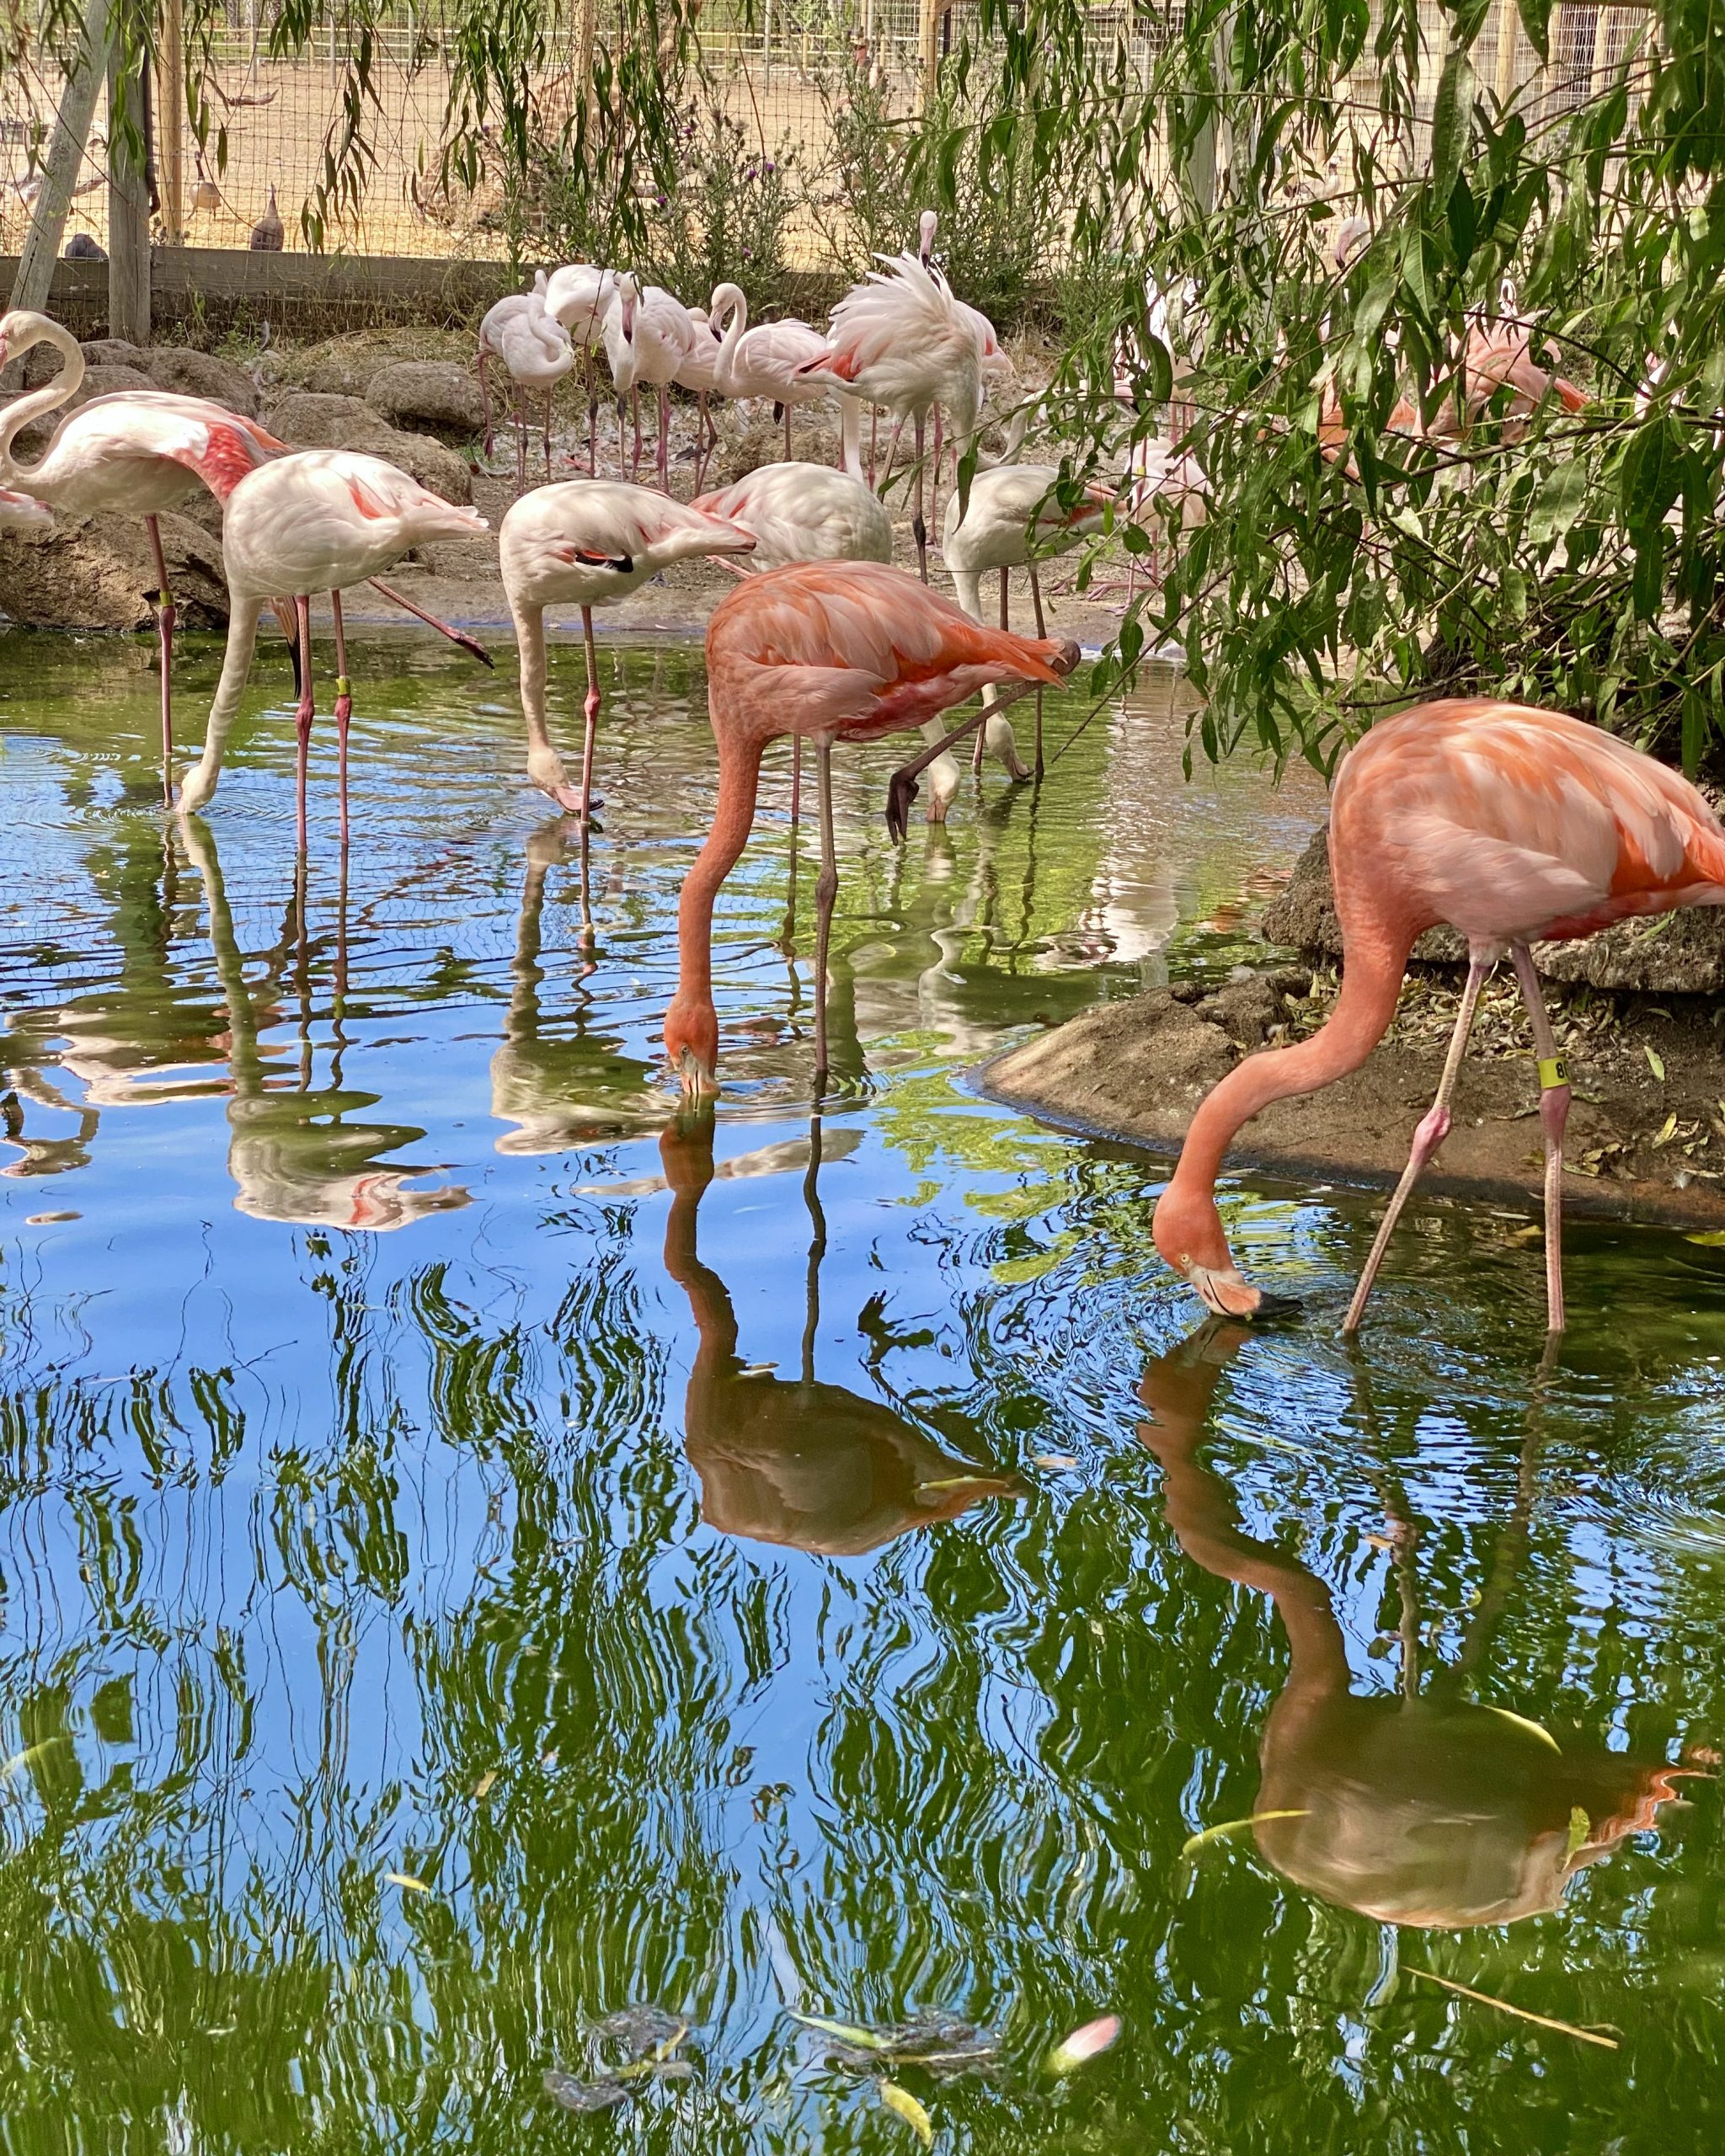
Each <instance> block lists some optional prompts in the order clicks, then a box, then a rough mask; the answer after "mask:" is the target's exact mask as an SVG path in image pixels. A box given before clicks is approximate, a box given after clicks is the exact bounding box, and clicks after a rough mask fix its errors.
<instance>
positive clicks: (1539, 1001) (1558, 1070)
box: [1509, 943, 1570, 1332]
mask: <svg viewBox="0 0 1725 2156" xmlns="http://www.w3.org/2000/svg"><path fill="white" fill-rule="evenodd" d="M1509 953H1510V956H1511V957H1512V958H1514V961H1515V978H1516V979H1517V980H1518V981H1519V983H1520V985H1521V1000H1522V1001H1523V1002H1524V1003H1525V1004H1526V1006H1527V1016H1528V1019H1529V1022H1530V1024H1531V1025H1532V1027H1533V1044H1534V1052H1535V1054H1536V1055H1537V1056H1538V1058H1539V1067H1540V1127H1541V1129H1542V1130H1543V1132H1544V1133H1545V1139H1546V1331H1548V1332H1562V1330H1563V1323H1564V1321H1563V1126H1564V1124H1565V1123H1567V1121H1568V1120H1569V1098H1570V1096H1569V1079H1568V1075H1567V1072H1566V1071H1565V1070H1564V1068H1563V1059H1562V1056H1561V1055H1560V1054H1558V1053H1557V1039H1556V1037H1555V1036H1554V1035H1553V1033H1552V1032H1551V1019H1550V1018H1549V1017H1547V1016H1546V999H1545V997H1544V996H1543V995H1541V992H1540V977H1539V975H1538V974H1536V973H1535V971H1534V968H1533V954H1532V953H1531V952H1530V951H1529V949H1528V947H1527V946H1526V944H1525V943H1512V944H1511V945H1510V947H1509Z"/></svg>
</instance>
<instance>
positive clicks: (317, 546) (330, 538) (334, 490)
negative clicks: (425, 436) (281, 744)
mask: <svg viewBox="0 0 1725 2156" xmlns="http://www.w3.org/2000/svg"><path fill="white" fill-rule="evenodd" d="M217 492H218V493H220V494H221V495H222V504H223V508H222V561H223V564H224V566H225V568H226V569H227V591H228V625H227V651H226V653H225V654H223V657H222V679H221V680H220V681H219V682H218V683H217V684H216V700H215V702H214V703H213V704H212V705H211V707H210V723H209V726H208V728H207V730H206V734H205V737H204V753H203V755H201V756H200V758H199V759H198V760H197V762H196V763H195V764H194V765H192V766H191V767H190V770H189V771H187V772H186V774H185V776H184V779H183V780H182V781H181V782H180V789H179V806H180V809H181V810H182V811H183V812H184V813H185V814H190V813H191V812H192V811H194V810H195V809H201V808H202V807H203V805H204V803H206V801H208V800H209V798H210V797H211V794H213V793H214V792H215V791H216V780H217V779H218V778H219V777H220V776H221V772H222V748H223V744H225V743H226V741H227V734H228V730H229V728H231V727H232V724H233V721H234V716H235V714H236V712H238V709H239V700H240V696H241V694H242V693H243V690H244V688H245V685H246V677H247V675H248V674H249V673H250V671H251V666H252V653H253V650H254V648H255V646H256V643H257V639H258V616H259V614H260V613H261V612H262V611H263V609H264V606H267V605H270V604H275V603H279V602H280V601H282V600H289V599H291V600H292V601H293V605H294V611H295V615H296V629H297V641H298V648H299V664H298V668H297V672H298V675H299V689H300V699H299V706H298V708H297V710H296V712H295V719H296V724H297V727H298V731H299V760H298V768H297V785H298V798H299V840H300V845H301V846H302V847H303V846H304V845H305V842H306V764H307V754H308V751H309V748H310V743H311V736H312V716H313V705H312V623H311V595H312V593H313V592H314V591H327V592H328V594H329V603H330V606H331V609H332V611H333V612H334V627H335V675H336V679H335V726H336V739H337V743H338V753H339V766H340V787H341V835H342V837H343V838H344V839H345V838H346V836H347V830H348V810H347V734H348V722H349V720H350V718H351V716H352V713H353V693H352V691H351V690H350V687H349V686H348V679H347V638H346V633H345V631H344V627H343V623H342V618H341V595H342V593H343V592H344V590H346V589H347V587H348V586H349V585H350V584H365V583H367V582H369V581H370V580H371V579H372V578H374V577H376V576H377V574H378V572H379V571H380V570H382V569H386V568H388V567H389V565H390V563H392V562H394V561H398V560H399V559H400V558H401V557H402V555H403V554H404V553H406V552H407V551H408V550H409V547H419V546H424V545H425V544H426V543H427V542H430V541H431V540H435V539H466V538H471V537H472V536H474V535H475V534H476V533H478V532H481V531H484V530H485V529H486V523H485V520H484V518H483V516H481V515H479V513H478V510H472V509H462V508H458V507H457V504H455V503H453V502H446V501H445V500H444V499H443V498H442V496H441V494H431V493H430V492H429V491H428V490H427V489H426V488H424V487H422V486H420V485H419V483H418V481H417V480H414V479H410V478H409V477H408V475H407V473H406V472H400V471H398V470H397V468H396V467H395V466H394V465H393V464H386V463H385V462H384V461H383V459H382V457H381V456H361V455H360V453H359V452H358V451H355V450H350V449H302V450H296V451H293V452H291V454H290V455H288V456H279V457H276V458H275V459H274V460H273V461H272V462H270V463H268V464H264V465H260V466H259V467H258V468H257V469H256V470H255V471H253V472H247V473H246V474H245V476H244V477H243V478H240V479H238V481H237V482H233V483H227V484H226V485H225V486H222V487H218V488H217ZM437 626H439V627H441V626H442V625H441V623H440V624H438V625H437ZM445 633H446V634H449V635H453V634H454V632H452V631H446V632H445ZM488 663H489V662H488Z"/></svg>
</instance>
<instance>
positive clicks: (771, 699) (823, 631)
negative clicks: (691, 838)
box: [665, 562, 1078, 1093]
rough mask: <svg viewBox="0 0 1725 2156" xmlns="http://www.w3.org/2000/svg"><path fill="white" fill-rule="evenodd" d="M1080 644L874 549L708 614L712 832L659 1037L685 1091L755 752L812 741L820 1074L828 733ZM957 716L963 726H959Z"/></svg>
mask: <svg viewBox="0 0 1725 2156" xmlns="http://www.w3.org/2000/svg"><path fill="white" fill-rule="evenodd" d="M1077 661H1078V647H1077V646H1076V644H1071V643H1068V644H1059V643H1043V642H1035V641H1033V640H1032V639H1031V638H1028V637H1015V636H1011V635H1006V634H1002V632H1001V631H1000V630H998V629H985V628H984V627H982V626H981V625H980V623H979V622H973V621H972V620H971V619H970V617H969V615H968V614H966V613H964V612H963V611H961V610H960V609H959V607H957V606H954V605H953V602H952V601H951V600H949V599H945V598H943V597H942V596H941V595H940V594H939V593H937V592H933V591H931V590H928V588H927V585H926V584H919V583H918V582H917V581H916V579H915V578H914V577H911V576H907V575H906V574H905V572H904V571H903V570H901V569H895V568H891V567H889V565H888V564H887V563H883V562H809V563H799V564H798V565H796V566H793V567H792V568H782V569H769V570H768V571H766V574H764V575H761V576H751V577H750V578H749V579H748V580H747V581H746V582H745V583H743V584H739V586H738V587H737V589H736V590H734V591H733V592H732V593H730V594H729V596H728V597H726V598H725V599H724V600H721V601H720V602H719V604H718V606H717V607H716V608H715V609H714V610H713V616H712V618H711V620H710V621H709V622H708V625H707V696H708V713H709V715H710V717H711V718H712V721H713V738H714V739H715V741H716V742H717V744H718V808H717V810H716V813H715V814H714V817H713V829H712V830H711V832H710V833H709V834H708V838H707V841H706V843H705V844H704V845H703V846H702V849H701V851H700V853H699V855H698V856H697V859H696V862H695V864H694V866H693V867H692V868H691V869H690V871H689V873H688V875H687V877H686V878H685V880H684V883H683V890H682V897H681V901H680V902H679V905H678V911H677V953H678V972H677V992H676V996H675V997H674V998H673V999H672V1001H671V1005H670V1009H669V1011H667V1012H666V1013H665V1049H666V1052H667V1053H668V1054H669V1055H670V1060H671V1063H672V1065H673V1067H674V1068H675V1069H676V1070H677V1071H678V1073H679V1074H680V1075H681V1078H682V1081H683V1085H684V1087H685V1089H686V1091H689V1092H691V1093H700V1092H702V1091H708V1092H710V1091H715V1090H716V1086H717V1081H716V1080H715V1078H714V1075H713V1071H714V1067H715V1065H716V1064H717V1061H718V1011H717V1010H716V1009H715V1007H714V1005H713V901H714V899H716V898H717V897H718V891H719V887H720V886H721V885H722V884H723V883H724V879H725V878H726V877H727V876H729V873H730V872H731V870H732V869H733V868H734V867H735V866H736V863H737V861H738V859H739V858H740V856H741V854H742V851H743V848H744V847H745V846H746V845H747V844H748V841H749V832H750V828H751V826H752V825H753V824H754V820H755V803H756V793H757V790H758V787H759V784H760V777H761V756H762V755H763V753H764V752H765V750H766V745H767V744H768V743H769V742H770V741H775V740H777V739H780V738H781V737H782V735H784V734H793V735H798V736H801V737H802V738H804V739H807V740H809V741H811V742H812V743H813V744H814V755H815V765H816V770H817V772H818V777H819V787H818V791H819V796H820V881H819V882H818V883H817V884H816V886H815V909H816V915H815V917H816V928H815V943H814V973H815V1002H814V1063H815V1072H816V1084H817V1086H819V1085H820V1083H821V1081H823V1080H824V1078H825V1071H826V1064H827V1059H826V970H827V968H826V958H827V947H828V942H829V939H830V933H831V928H832V910H833V902H834V900H835V899H836V897H837V895H838V857H837V851H836V843H835V840H834V835H833V816H832V750H833V744H834V743H835V742H836V741H878V740H879V739H882V738H883V737H884V735H886V734H896V733H900V732H903V731H904V730H905V728H911V727H918V726H921V724H922V723H923V722H924V720H925V719H929V718H936V717H937V716H938V714H939V713H940V712H943V711H948V710H950V709H951V707H953V705H954V704H958V703H962V702H964V699H965V698H966V697H967V696H972V695H974V694H975V691H977V690H978V689H980V688H982V687H983V686H985V685H986V684H988V683H991V682H996V681H1018V682H1023V683H1024V684H1026V685H1027V686H1028V685H1032V684H1034V683H1036V682H1038V681H1043V682H1055V683H1057V682H1059V681H1060V680H1063V679H1064V677H1065V675H1067V674H1069V673H1070V672H1071V670H1072V668H1073V667H1074V666H1075V665H1076V664H1077ZM967 730H968V728H959V729H958V731H957V733H955V734H953V736H952V737H951V738H953V739H957V738H958V733H962V732H964V731H967ZM932 760H933V758H932V753H931V752H925V753H924V755H922V756H921V757H920V758H918V759H917V760H916V762H915V763H914V764H911V765H909V766H906V767H905V770H904V771H901V772H899V773H897V774H895V780H894V786H893V790H892V793H891V796H890V805H889V811H888V822H889V826H890V827H891V829H892V830H893V833H894V835H895V836H900V835H902V834H903V831H904V820H905V810H906V806H907V803H908V798H909V796H910V795H911V794H913V793H914V792H915V791H916V787H915V778H916V773H917V772H918V771H921V770H922V769H923V768H925V767H926V766H927V764H929V763H930V762H932Z"/></svg>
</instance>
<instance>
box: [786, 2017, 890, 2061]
mask: <svg viewBox="0 0 1725 2156" xmlns="http://www.w3.org/2000/svg"><path fill="white" fill-rule="evenodd" d="M791 2019H792V2020H793V2021H800V2022H801V2023H802V2025H803V2026H804V2028H805V2029H818V2030H820V2033H821V2035H822V2036H836V2037H837V2038H838V2040H839V2041H840V2042H841V2043H844V2044H854V2045H856V2047H857V2049H858V2050H859V2051H865V2052H889V2051H890V2050H891V2049H892V2045H891V2044H890V2043H889V2041H888V2040H887V2039H886V2038H885V2037H884V2036H879V2035H877V2034H876V2032H875V2031H873V2029H860V2028H858V2027H857V2025H856V2024H855V2023H854V2022H851V2021H826V2020H822V2018H821V2017H820V2015H818V2014H798V2013H797V2012H796V2011H795V2009H792V2010H791Z"/></svg>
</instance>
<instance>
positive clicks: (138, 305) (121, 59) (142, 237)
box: [108, 44, 150, 344]
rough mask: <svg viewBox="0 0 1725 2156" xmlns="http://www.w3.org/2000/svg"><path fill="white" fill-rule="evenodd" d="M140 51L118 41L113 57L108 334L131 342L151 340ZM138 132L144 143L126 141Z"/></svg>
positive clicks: (110, 68) (147, 192) (110, 73)
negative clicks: (135, 145)
mask: <svg viewBox="0 0 1725 2156" xmlns="http://www.w3.org/2000/svg"><path fill="white" fill-rule="evenodd" d="M143 64H144V62H143V59H142V56H141V55H140V56H138V57H136V58H130V57H128V56H127V55H126V53H124V52H123V51H121V50H120V46H119V45H118V44H115V45H114V46H113V47H112V48H111V49H110V51H109V59H108V334H109V336H110V337H123V338H124V339H126V342H127V344H148V343H149V341H150V188H149V181H148V179H147V177H146V174H145V171H144V160H143V157H142V147H141V146H142V140H143V128H144V99H143V85H142V81H141V79H140V73H139V71H140V70H141V69H142V67H143ZM128 129H131V130H133V131H136V135H137V137H138V141H139V145H140V148H139V149H137V150H134V149H133V148H132V147H131V145H130V144H129V143H128V142H127V141H126V131H127V130H128Z"/></svg>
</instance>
